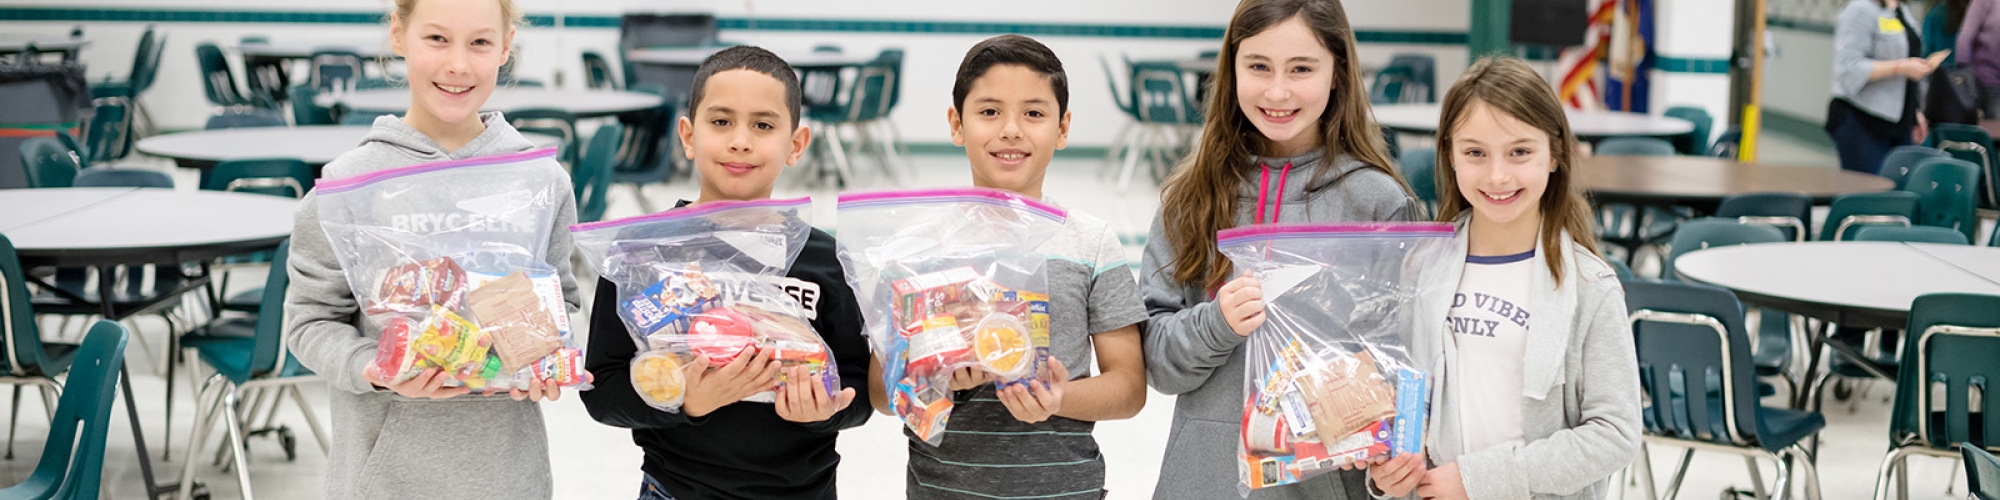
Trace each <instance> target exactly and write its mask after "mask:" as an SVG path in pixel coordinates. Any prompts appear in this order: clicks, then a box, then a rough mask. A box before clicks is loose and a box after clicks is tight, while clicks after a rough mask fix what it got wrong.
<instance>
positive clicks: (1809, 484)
mask: <svg viewBox="0 0 2000 500" xmlns="http://www.w3.org/2000/svg"><path fill="white" fill-rule="evenodd" d="M1781 453H1784V454H1785V455H1789V456H1790V457H1791V458H1792V464H1793V466H1795V467H1797V468H1798V471H1799V473H1800V474H1801V475H1803V476H1805V477H1804V478H1803V479H1804V481H1805V483H1806V499H1807V500H1820V491H1819V466H1818V465H1815V464H1814V463H1813V460H1814V458H1813V455H1812V454H1811V453H1808V452H1806V449H1805V447H1803V446H1799V445H1797V444H1793V445H1791V446H1788V447H1786V448H1785V449H1784V450H1783V451H1782V452H1781Z"/></svg>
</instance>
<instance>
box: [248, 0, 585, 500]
mask: <svg viewBox="0 0 2000 500" xmlns="http://www.w3.org/2000/svg"><path fill="white" fill-rule="evenodd" d="M520 19H521V13H520V9H519V8H517V7H515V5H514V2H513V1H512V0H422V1H421V2H419V1H418V0H396V10H395V12H394V13H393V14H392V15H391V18H390V34H391V36H392V41H391V45H392V46H393V47H394V50H395V52H396V54H397V55H399V56H403V58H404V61H405V62H406V63H407V64H408V68H409V76H408V81H409V84H410V93H411V104H410V109H409V111H408V112H407V113H405V114H404V116H402V117H400V118H399V117H395V116H384V117H380V118H376V119H375V126H374V130H372V131H370V132H369V133H368V135H367V138H366V139H364V140H363V141H362V143H361V145H360V147H359V148H356V149H355V150H354V151H349V152H348V153H346V154H343V155H340V157H339V158H336V159H334V161H333V163H329V164H327V165H326V170H325V172H324V174H323V176H324V177H326V178H340V177H348V176H353V175H359V174H364V173H368V172H375V171H380V170H387V169H392V168H398V167H406V166H411V165H416V164H419V163H430V162H437V161H449V160H461V159H466V158H473V157H481V156H492V155H498V154H506V153H517V152H522V151H527V150H529V149H531V148H532V147H533V145H532V144H530V143H529V142H528V140H527V139H526V138H525V137H522V136H521V134H520V133H519V132H516V131H515V130H514V128H513V127H511V126H508V124H507V120H506V119H505V118H503V117H501V116H500V114H499V113H479V108H480V107H481V106H483V105H485V103H486V98H487V97H488V96H490V95H492V92H493V88H494V86H495V83H496V81H497V79H498V78H497V75H498V73H499V69H500V65H501V63H502V62H504V61H506V60H507V57H508V55H509V54H510V52H511V51H510V50H509V48H510V47H511V46H512V42H513V39H514V26H515V25H517V24H518V23H519V22H520ZM547 165H548V172H546V175H545V177H546V178H547V179H548V181H549V182H552V183H559V184H560V186H559V189H560V191H558V192H563V193H567V192H570V186H569V177H568V176H567V175H565V174H564V173H563V172H562V171H561V168H560V167H559V166H557V165H556V164H555V163H554V162H547ZM558 203H559V208H558V209H557V210H558V212H557V214H556V217H555V218H554V219H555V227H552V228H547V229H546V230H548V231H550V235H551V237H550V238H549V247H548V249H547V250H546V252H544V253H543V254H542V255H541V257H542V262H544V263H547V264H549V265H551V266H554V267H555V269H556V271H557V274H558V275H559V276H560V278H561V281H562V291H563V298H564V299H565V300H564V301H565V302H567V304H568V307H569V308H570V309H571V310H574V309H575V308H576V307H577V304H578V299H577V291H576V279H575V277H573V276H572V275H571V274H570V265H569V262H570V260H569V256H570V250H571V249H570V236H569V231H568V226H569V225H570V224H573V223H575V222H576V205H575V202H574V200H572V199H570V198H569V197H567V196H564V197H559V202H558ZM295 219H296V224H295V225H294V228H293V230H292V251H291V257H290V261H289V262H290V270H289V271H290V273H291V279H292V285H291V287H292V288H291V291H290V292H288V293H287V294H286V296H285V313H286V316H287V321H288V324H287V325H286V328H285V341H286V342H287V345H289V346H290V349H291V352H292V353H293V354H295V355H297V356H298V359H299V362H300V363H301V364H303V365H305V366H306V367H307V368H311V369H312V370H313V371H314V372H316V373H318V374H319V375H320V376H321V377H324V378H325V379H326V381H327V385H328V387H329V389H330V390H329V391H328V392H329V394H328V400H329V401H330V403H331V405H332V407H333V420H332V422H333V438H332V443H331V448H332V449H330V450H327V451H328V455H329V456H328V458H327V471H326V476H325V478H324V481H325V486H324V489H323V490H322V491H323V493H324V495H323V496H324V497H326V498H357V499H372V498H430V499H446V498H467V499H472V498H478V499H494V498H506V499H517V498H518V499H536V498H541V499H546V498H549V497H550V496H552V495H553V494H554V492H553V491H552V490H553V486H552V480H551V478H550V473H549V451H548V438H547V431H546V430H545V428H544V426H543V423H542V413H541V409H540V408H539V407H538V406H537V404H536V403H535V401H537V400H541V399H551V400H552V399H555V398H556V396H557V395H558V394H559V392H558V391H557V390H555V389H553V388H550V389H548V390H546V391H545V390H543V389H542V388H540V387H539V386H537V387H534V388H531V389H529V390H525V391H523V390H516V391H513V393H512V394H511V396H512V397H511V398H510V397H489V396H488V395H480V394H468V391H467V390H466V389H465V388H445V387H442V384H443V383H444V380H445V379H448V378H450V375H449V374H442V373H435V370H432V372H429V373H425V374H423V375H419V376H417V377H416V378H414V379H411V380H409V381H406V382H389V381H387V380H384V378H385V377H384V376H383V375H382V374H381V373H379V372H378V371H377V370H376V369H374V368H373V366H372V365H373V364H374V363H373V361H374V359H375V352H376V344H377V338H378V336H379V332H377V331H375V329H374V328H372V327H364V326H363V324H364V321H363V320H362V317H361V314H360V312H359V308H358V307H357V304H356V303H355V300H354V293H353V290H352V289H350V288H349V286H348V282H347V279H346V277H345V274H344V271H343V269H342V268H341V265H340V262H339V260H338V259H336V258H335V255H334V252H333V247H332V245H331V244H330V243H329V242H328V240H327V235H326V233H325V231H323V230H322V229H321V227H320V221H319V203H318V197H317V196H315V195H312V194H308V195H307V196H306V197H305V198H304V199H303V200H301V201H300V203H299V207H298V212H297V214H296V216H295Z"/></svg>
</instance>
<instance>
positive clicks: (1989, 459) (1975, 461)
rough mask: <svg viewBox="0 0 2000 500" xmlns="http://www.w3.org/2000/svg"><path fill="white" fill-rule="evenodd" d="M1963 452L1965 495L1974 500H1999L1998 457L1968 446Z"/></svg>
mask: <svg viewBox="0 0 2000 500" xmlns="http://www.w3.org/2000/svg"><path fill="white" fill-rule="evenodd" d="M1958 447H1959V449H1960V450H1963V451H1964V452H1965V493H1966V494H1967V495H1971V496H1972V498H1973V499H1975V500H2000V457H1994V456H1993V454H1992V453H1987V452H1986V450H1982V449H1979V447H1977V446H1972V445H1969V444H1962V445H1958Z"/></svg>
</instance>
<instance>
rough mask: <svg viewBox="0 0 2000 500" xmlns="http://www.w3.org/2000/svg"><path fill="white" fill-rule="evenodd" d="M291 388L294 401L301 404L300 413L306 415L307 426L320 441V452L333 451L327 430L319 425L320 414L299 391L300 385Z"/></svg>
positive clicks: (315, 438)
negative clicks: (328, 442)
mask: <svg viewBox="0 0 2000 500" xmlns="http://www.w3.org/2000/svg"><path fill="white" fill-rule="evenodd" d="M290 389H291V391H292V403H294V404H297V405H298V406H299V414H301V415H305V417H306V427H307V428H309V429H312V433H313V439H314V440H316V441H319V452H320V453H322V454H329V453H332V448H331V447H329V446H327V444H326V431H324V430H321V429H320V427H319V415H318V414H316V413H313V409H312V404H311V403H307V402H306V395H305V393H304V392H301V391H299V386H296V385H294V386H291V387H290Z"/></svg>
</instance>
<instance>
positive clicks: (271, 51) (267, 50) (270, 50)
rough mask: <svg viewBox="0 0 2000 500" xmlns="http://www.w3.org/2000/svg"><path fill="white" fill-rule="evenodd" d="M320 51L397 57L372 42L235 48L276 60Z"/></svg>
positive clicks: (250, 44)
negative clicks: (346, 51)
mask: <svg viewBox="0 0 2000 500" xmlns="http://www.w3.org/2000/svg"><path fill="white" fill-rule="evenodd" d="M321 50H351V51H354V53H355V54H359V55H361V57H364V58H368V59H374V58H377V57H389V58H395V57H397V56H396V52H395V51H393V50H390V49H389V46H388V44H387V43H384V42H382V41H374V42H369V43H358V44H357V43H319V44H315V43H282V42H280V43H245V44H238V45H237V46H236V52H237V53H239V54H243V56H244V57H266V58H277V59H307V58H311V57H312V55H313V53H315V52H319V51H321Z"/></svg>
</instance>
